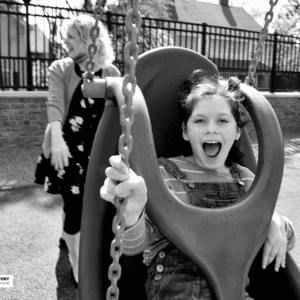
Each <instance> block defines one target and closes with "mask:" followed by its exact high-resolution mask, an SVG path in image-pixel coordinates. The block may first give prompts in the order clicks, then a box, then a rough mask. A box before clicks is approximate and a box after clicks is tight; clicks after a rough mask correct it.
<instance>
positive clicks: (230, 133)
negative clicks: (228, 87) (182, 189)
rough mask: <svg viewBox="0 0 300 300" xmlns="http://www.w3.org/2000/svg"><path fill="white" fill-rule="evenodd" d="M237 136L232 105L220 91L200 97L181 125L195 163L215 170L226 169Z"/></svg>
mask: <svg viewBox="0 0 300 300" xmlns="http://www.w3.org/2000/svg"><path fill="white" fill-rule="evenodd" d="M183 127H184V126H183ZM239 137H240V129H239V128H238V126H237V123H236V121H235V119H234V117H233V114H232V111H231V106H230V104H229V102H228V100H226V99H225V98H224V97H222V96H219V95H212V96H206V97H204V98H202V99H201V100H199V101H198V102H197V103H196V105H195V107H194V110H193V112H192V114H191V116H190V118H189V120H188V122H187V124H186V128H183V138H184V139H185V140H186V141H189V142H190V144H191V147H192V151H193V155H194V159H195V161H196V163H197V164H198V165H199V166H200V167H203V168H206V169H211V170H215V171H218V172H226V170H227V169H226V167H225V161H226V158H227V156H228V153H229V151H230V149H231V147H232V145H233V143H234V141H235V140H238V139H239Z"/></svg>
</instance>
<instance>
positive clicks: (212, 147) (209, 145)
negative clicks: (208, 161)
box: [202, 142, 222, 158]
mask: <svg viewBox="0 0 300 300" xmlns="http://www.w3.org/2000/svg"><path fill="white" fill-rule="evenodd" d="M202 147H203V151H204V153H205V154H206V155H207V156H208V157H211V158H214V157H216V156H218V154H219V153H220V151H221V149H222V144H221V143H219V142H206V143H203V145H202Z"/></svg>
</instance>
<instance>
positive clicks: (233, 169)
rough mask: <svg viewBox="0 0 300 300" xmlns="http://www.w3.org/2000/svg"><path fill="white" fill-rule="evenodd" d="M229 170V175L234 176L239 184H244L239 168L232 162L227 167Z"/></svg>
mask: <svg viewBox="0 0 300 300" xmlns="http://www.w3.org/2000/svg"><path fill="white" fill-rule="evenodd" d="M229 171H230V173H231V175H232V177H233V178H234V180H235V182H236V183H238V184H239V185H241V186H244V185H245V183H244V182H243V180H242V177H241V170H240V168H239V167H238V165H237V164H232V165H231V166H230V167H229Z"/></svg>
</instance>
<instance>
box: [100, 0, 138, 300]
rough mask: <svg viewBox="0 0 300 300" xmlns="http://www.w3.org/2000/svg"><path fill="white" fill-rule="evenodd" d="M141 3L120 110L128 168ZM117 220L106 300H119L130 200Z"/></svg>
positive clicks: (129, 19) (131, 15)
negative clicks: (119, 283)
mask: <svg viewBox="0 0 300 300" xmlns="http://www.w3.org/2000/svg"><path fill="white" fill-rule="evenodd" d="M138 1H139V0H133V1H130V2H131V9H130V10H129V11H128V12H127V14H126V21H125V24H126V33H127V39H128V42H127V43H126V45H125V48H124V62H125V74H126V75H125V76H124V79H123V87H122V92H123V95H124V97H125V101H124V104H123V106H122V107H121V109H120V123H121V126H122V134H121V136H120V138H119V153H120V154H121V156H122V159H123V161H124V163H125V164H126V165H127V167H128V168H129V154H130V153H131V150H132V136H131V125H132V124H133V121H134V109H133V106H132V98H133V95H134V93H135V88H136V77H135V69H136V63H137V60H138V55H139V47H138V45H137V36H138V32H139V29H140V26H141V14H140V12H139V2H138ZM114 203H115V207H116V216H115V217H114V219H113V225H112V230H113V232H114V234H115V238H114V240H113V241H112V243H111V249H110V255H111V257H112V259H113V263H112V264H111V265H110V267H109V270H108V278H109V280H110V281H111V285H110V287H109V288H108V289H107V293H106V299H107V300H118V299H119V288H118V286H117V282H118V280H119V279H120V277H121V266H120V264H119V259H120V257H121V256H122V252H123V242H122V238H121V237H122V234H123V232H124V230H125V217H124V209H125V206H126V204H127V198H120V197H116V199H115V202H114Z"/></svg>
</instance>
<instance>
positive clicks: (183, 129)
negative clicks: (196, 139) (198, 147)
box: [181, 122, 189, 141]
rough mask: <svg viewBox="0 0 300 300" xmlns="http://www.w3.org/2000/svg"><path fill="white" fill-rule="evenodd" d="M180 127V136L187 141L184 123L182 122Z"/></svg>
mask: <svg viewBox="0 0 300 300" xmlns="http://www.w3.org/2000/svg"><path fill="white" fill-rule="evenodd" d="M181 127H182V137H183V139H184V140H185V141H188V140H189V138H188V136H187V134H186V126H185V124H184V123H183V122H182V125H181Z"/></svg>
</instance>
